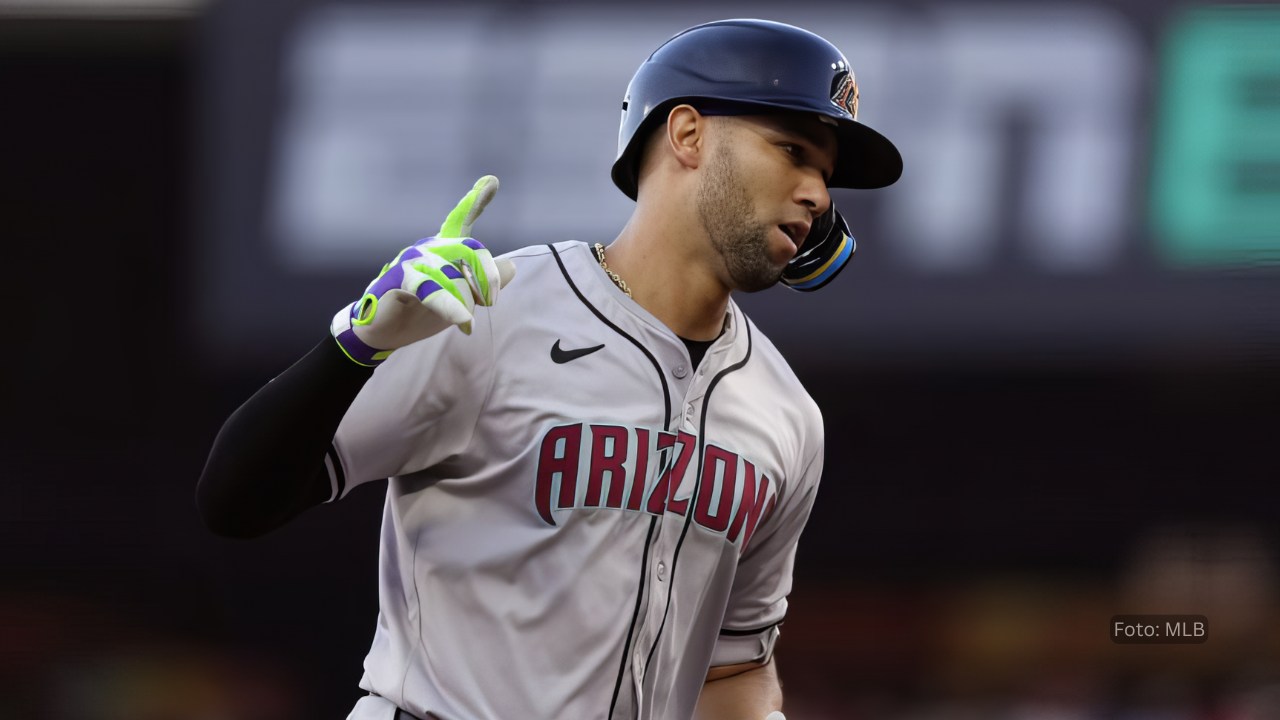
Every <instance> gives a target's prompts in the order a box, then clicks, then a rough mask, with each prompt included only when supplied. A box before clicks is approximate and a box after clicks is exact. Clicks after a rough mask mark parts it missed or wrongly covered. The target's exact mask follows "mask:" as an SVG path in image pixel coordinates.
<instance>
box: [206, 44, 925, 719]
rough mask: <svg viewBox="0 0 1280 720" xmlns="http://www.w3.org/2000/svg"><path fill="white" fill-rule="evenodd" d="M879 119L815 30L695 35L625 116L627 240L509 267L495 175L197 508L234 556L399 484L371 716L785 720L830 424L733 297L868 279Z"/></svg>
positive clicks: (355, 321) (891, 165)
mask: <svg viewBox="0 0 1280 720" xmlns="http://www.w3.org/2000/svg"><path fill="white" fill-rule="evenodd" d="M857 98H858V90H857V84H856V83H855V80H854V74H853V71H852V70H851V69H850V68H849V65H848V63H847V61H846V60H845V58H844V56H843V55H842V54H841V53H840V51H839V50H838V49H836V48H835V47H834V46H832V45H831V44H830V43H828V42H827V41H826V40H824V39H822V38H821V37H819V36H817V35H814V34H812V33H810V32H808V31H805V30H802V29H799V28H796V27H792V26H789V25H784V24H780V23H774V22H766V21H761V20H725V21H720V22H713V23H708V24H705V25H699V26H697V27H693V28H690V29H688V30H685V31H683V32H681V33H680V34H678V35H676V36H674V37H673V38H671V39H670V40H668V41H667V42H666V43H664V44H663V45H662V46H661V47H659V48H658V49H657V50H656V51H655V52H654V53H653V54H652V55H651V56H650V57H649V58H648V59H647V60H646V61H645V62H644V63H643V64H642V65H641V66H640V68H639V70H638V71H637V72H636V74H635V76H634V77H633V78H632V80H631V84H630V86H629V87H628V90H627V95H626V99H625V100H624V101H623V105H622V126H621V130H620V133H619V143H618V157H617V162H616V163H615V165H614V166H613V172H612V177H613V181H614V183H615V184H616V185H617V186H618V187H619V188H620V189H621V190H622V191H623V192H624V193H625V194H627V195H628V196H629V197H631V198H633V199H634V200H635V201H636V207H635V211H634V214H633V215H632V216H631V219H630V220H629V222H628V223H627V224H626V226H625V227H624V228H623V229H622V231H621V233H620V234H619V235H618V236H617V238H615V239H614V240H613V242H612V243H611V244H609V245H608V246H607V247H606V246H605V245H604V244H603V243H598V242H590V243H583V242H560V243H555V244H551V245H544V246H536V247H528V248H524V249H521V250H517V251H515V252H512V253H509V254H507V255H505V256H503V257H501V258H497V259H495V258H493V257H492V256H491V254H490V252H489V251H488V250H487V249H485V247H484V246H483V245H482V244H481V243H480V242H477V241H476V240H475V239H473V238H472V232H471V231H472V225H473V223H475V221H476V219H477V218H478V216H479V215H480V213H481V212H482V210H483V209H484V207H485V205H486V204H487V203H488V202H489V201H490V200H491V199H492V198H493V196H494V193H495V192H496V190H497V187H498V181H497V179H496V178H494V177H492V176H486V177H484V178H481V179H480V180H479V181H478V182H477V183H476V184H475V186H474V187H473V188H472V189H471V191H470V192H469V193H467V195H466V196H465V197H464V198H463V199H462V201H461V202H460V203H459V204H458V206H457V207H456V208H455V209H454V211H453V212H452V213H451V214H450V215H449V216H448V218H447V219H446V220H445V222H444V223H443V225H442V226H441V228H440V231H439V232H438V233H436V234H435V235H433V236H431V237H428V238H426V239H423V240H420V241H418V242H417V243H415V244H414V245H412V246H410V247H408V248H406V249H405V250H403V251H402V252H401V253H400V254H399V255H397V256H396V257H395V258H394V259H393V260H392V261H391V262H389V263H388V264H387V265H385V266H384V267H383V269H382V272H381V273H380V274H378V276H377V277H376V278H375V279H374V280H373V281H372V282H371V283H370V284H369V286H368V287H367V288H366V290H365V292H364V294H363V296H361V297H360V298H359V299H357V300H355V301H354V302H352V303H351V304H349V305H347V306H344V307H343V308H341V310H339V312H338V313H337V315H336V316H335V317H334V319H333V322H332V326H331V328H330V334H329V335H328V336H326V337H325V339H324V340H323V341H322V342H321V343H320V344H319V345H317V346H316V347H315V348H314V349H313V350H312V351H311V352H310V353H308V354H307V355H306V356H305V357H303V358H302V359H301V360H300V361H298V362H297V363H296V364H294V365H293V366H292V367H290V368H289V369H287V370H286V371H285V372H283V373H281V374H280V375H279V376H278V377H276V378H275V379H274V380H273V381H271V382H269V383H268V384H267V385H266V386H264V387H263V388H262V389H261V390H259V391H258V392H257V393H256V394H255V395H254V396H253V397H252V398H250V399H249V400H248V401H247V402H245V404H244V405H243V406H241V407H240V408H239V409H238V410H237V411H236V412H235V413H234V414H232V416H231V417H230V418H229V419H228V420H227V422H226V423H225V424H224V426H223V428H222V430H221V432H220V433H219V435H218V437H217V439H216V440H215V442H214V445H213V448H212V450H211V452H210V456H209V459H208V463H207V465H206V468H205V471H204V473H203V475H202V477H201V480H200V483H199V486H198V492H197V496H198V500H199V505H200V510H201V512H202V515H203V517H204V519H205V522H206V524H207V525H208V526H209V527H210V528H211V529H212V530H213V531H214V532H217V533H219V534H223V535H230V536H241V537H252V536H256V535H260V534H262V533H264V532H267V531H269V530H271V529H273V528H275V527H278V526H280V525H282V524H284V523H285V522H287V521H288V520H289V519H290V518H292V517H293V516H295V515H296V514H297V513H299V512H302V511H303V510H304V509H306V508H308V507H311V506H314V505H316V504H318V503H323V502H329V501H336V500H340V499H341V498H343V497H344V496H346V495H347V494H348V493H349V492H351V489H352V488H354V487H356V486H357V485H359V484H361V483H365V482H370V481H375V480H380V479H382V478H389V481H388V486H387V495H386V504H385V510H384V516H383V525H382V537H381V557H380V570H379V583H380V587H379V592H380V600H379V604H380V611H379V616H378V621H377V626H376V628H375V631H374V637H373V643H372V647H371V648H370V650H369V653H368V655H367V657H366V659H365V663H364V675H363V677H362V679H361V681H360V687H362V688H363V689H364V690H366V691H367V693H368V694H367V695H366V696H364V697H363V698H361V699H360V700H359V701H358V702H357V703H356V706H355V708H354V709H353V710H352V711H351V713H350V715H349V716H348V717H349V718H351V719H353V720H364V719H372V718H380V719H382V720H390V719H391V718H399V719H401V720H408V719H409V718H420V719H426V718H442V719H447V720H462V719H467V720H470V719H474V718H573V719H580V718H608V719H621V718H660V719H668V718H691V717H695V715H696V717H699V718H726V719H727V718H735V719H741V718H747V719H749V720H764V719H765V718H766V717H768V718H772V719H773V720H777V718H780V717H781V712H780V710H781V707H782V693H781V686H780V683H779V681H778V676H777V673H776V670H775V663H774V661H773V649H774V645H775V642H776V641H777V639H778V636H779V625H780V624H781V623H782V621H783V619H784V618H785V615H786V610H787V595H788V593H789V592H790V590H791V576H792V565H793V560H794V556H795V551H796V544H797V541H798V539H799V537H800V534H801V531H802V529H803V528H804V525H805V522H806V519H807V518H808V516H809V512H810V509H811V508H812V506H813V503H814V500H815V496H816V493H817V490H818V481H819V476H820V475H821V472H822V465H823V428H822V418H821V416H820V414H819V411H818V407H817V405H816V404H815V403H814V402H813V400H812V399H811V398H810V397H809V395H808V394H807V393H806V392H805V389H804V388H803V387H802V386H801V384H800V383H799V382H798V381H797V379H796V377H795V375H794V374H793V373H792V371H791V370H790V368H789V367H788V366H787V363H786V362H785V361H784V360H783V358H782V356H781V355H780V354H779V353H778V351H777V349H776V348H774V346H773V345H772V344H771V343H770V342H769V341H768V339H767V338H765V337H764V335H763V334H762V333H761V332H760V330H759V329H758V328H757V327H756V326H755V325H754V324H752V322H751V320H750V319H748V318H747V317H746V315H744V314H743V312H742V310H741V309H740V308H739V307H738V306H737V305H736V304H735V303H734V301H733V299H732V297H731V294H732V292H733V291H735V290H741V291H746V292H752V291H756V290H762V289H765V288H767V287H770V286H772V285H774V284H776V283H777V282H779V281H781V282H783V283H784V284H786V285H789V286H790V287H792V288H795V289H798V290H813V289H817V288H819V287H821V286H822V285H824V284H826V283H827V282H829V281H830V280H831V279H832V278H833V277H834V276H835V274H836V273H838V272H839V271H840V269H841V268H842V267H843V266H844V264H845V263H846V262H847V261H848V259H849V257H850V254H851V253H852V252H853V247H854V241H853V238H851V237H849V234H848V231H847V226H846V224H845V222H844V220H843V218H841V217H840V216H839V214H838V213H837V212H836V211H835V209H834V208H833V206H832V203H831V198H830V196H829V194H828V187H849V188H877V187H883V186H886V185H889V184H891V183H893V182H894V181H895V180H896V179H897V178H898V176H899V175H900V173H901V171H902V161H901V157H900V156H899V154H898V152H897V150H896V149H895V148H894V146H893V145H892V143H890V142H889V141H888V140H887V139H885V138H884V137H883V136H881V135H880V134H879V133H877V132H875V131H874V130H872V129H870V128H869V127H867V126H865V125H862V124H860V123H859V122H857V120H856V114H857ZM516 268H518V269H519V273H518V275H517V274H516V272H515V271H516ZM451 326H456V329H455V328H453V327H451Z"/></svg>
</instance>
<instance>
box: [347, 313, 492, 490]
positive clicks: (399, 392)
mask: <svg viewBox="0 0 1280 720" xmlns="http://www.w3.org/2000/svg"><path fill="white" fill-rule="evenodd" d="M488 315H489V313H488V312H485V311H481V312H477V313H476V317H475V320H474V321H473V324H472V327H473V329H472V333H471V335H466V334H463V333H462V332H460V331H459V330H457V329H456V328H449V329H447V330H445V331H444V332H442V333H439V334H438V335H434V336H432V337H429V338H426V339H425V340H420V341H418V342H416V343H414V344H412V345H408V346H406V347H403V348H400V349H399V350H396V351H395V352H394V353H392V354H391V356H390V357H389V358H387V360H386V361H385V362H384V363H382V364H381V365H379V366H378V368H377V369H376V370H375V371H374V373H373V377H371V378H370V379H369V380H368V382H366V383H365V385H364V387H363V388H362V389H361V391H360V394H359V395H357V396H356V399H355V401H354V402H353V403H352V404H351V407H350V408H349V409H348V410H347V413H346V414H345V415H344V416H343V418H342V422H341V423H340V424H339V425H338V431H337V434H336V435H335V436H334V439H333V446H332V448H331V449H330V452H329V456H328V457H327V458H326V461H325V462H326V465H327V466H328V469H329V473H330V479H331V484H332V490H333V492H332V497H331V500H336V499H339V498H341V497H345V496H346V495H347V494H348V493H350V492H351V490H352V488H354V487H356V486H358V485H361V484H363V483H366V482H370V481H374V480H381V479H384V478H388V477H392V476H397V475H405V474H408V473H412V472H416V471H418V470H423V469H426V468H429V467H431V466H433V465H435V464H437V463H439V462H440V461H442V460H444V459H446V458H448V457H450V456H452V455H456V454H458V453H461V452H462V451H463V450H465V449H466V447H467V446H468V445H469V444H470V441H471V438H472V434H473V432H474V430H475V426H476V422H477V420H478V419H479V416H480V412H481V409H482V408H483V407H484V404H485V403H486V402H487V400H488V395H489V392H490V390H491V388H492V385H493V355H494V351H493V346H494V343H493V327H492V324H491V323H490V322H489V317H488Z"/></svg>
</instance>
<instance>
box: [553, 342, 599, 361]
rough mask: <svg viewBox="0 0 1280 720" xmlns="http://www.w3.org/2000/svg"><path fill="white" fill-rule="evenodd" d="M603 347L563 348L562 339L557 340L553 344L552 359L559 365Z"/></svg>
mask: <svg viewBox="0 0 1280 720" xmlns="http://www.w3.org/2000/svg"><path fill="white" fill-rule="evenodd" d="M603 347H604V345H596V346H595V347H589V348H579V349H577V350H562V349H561V348H560V341H559V340H556V344H555V345H552V346H551V359H552V360H553V361H554V362H555V363H556V364H557V365H563V364H565V363H567V362H569V361H570V360H577V359H578V358H580V357H582V356H584V355H590V354H591V353H593V352H595V351H597V350H600V349H601V348H603Z"/></svg>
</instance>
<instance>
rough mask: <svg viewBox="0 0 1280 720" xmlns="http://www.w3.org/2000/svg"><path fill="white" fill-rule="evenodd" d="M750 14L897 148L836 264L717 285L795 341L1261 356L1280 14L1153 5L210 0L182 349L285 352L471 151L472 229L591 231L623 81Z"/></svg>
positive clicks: (422, 219)
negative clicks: (818, 57) (812, 287)
mask: <svg viewBox="0 0 1280 720" xmlns="http://www.w3.org/2000/svg"><path fill="white" fill-rule="evenodd" d="M746 15H751V16H757V17H764V18H768V19H774V20H780V21H784V22H790V23H793V24H796V25H800V26H802V27H806V28H809V29H812V30H814V31H816V32H819V33H820V34H822V35H823V36H825V37H827V38H828V39H829V40H831V41H832V42H834V43H835V44H836V45H837V46H839V47H841V48H842V49H843V50H844V52H845V54H846V55H847V56H848V57H849V59H850V61H851V63H852V65H853V67H854V69H855V71H856V72H857V74H858V79H859V86H860V89H861V92H862V102H861V104H860V108H859V109H860V113H861V114H860V119H861V120H863V121H864V122H866V123H867V124H869V125H871V126H872V127H875V128H877V129H878V130H880V131H881V132H883V133H885V134H886V135H888V136H889V137H890V138H892V139H893V140H894V141H895V143H896V144H897V145H898V146H899V148H900V149H901V150H902V153H903V156H904V160H905V168H906V169H905V172H904V175H903V177H902V180H901V181H900V182H898V183H897V184H896V185H894V186H893V187H891V188H888V189H885V190H880V191H848V190H837V191H834V192H833V197H834V198H835V200H836V202H837V204H838V206H839V207H840V208H841V209H842V210H843V212H844V213H845V215H846V217H847V218H848V219H849V221H850V225H851V228H852V230H853V232H854V234H855V236H857V238H858V241H859V242H858V253H857V255H856V256H855V258H854V260H853V262H852V263H851V265H850V266H849V268H848V269H847V270H846V271H845V273H844V274H843V275H842V276H841V277H840V278H839V279H838V280H837V281H836V282H835V283H833V284H832V285H830V286H828V287H827V288H825V289H824V290H822V291H821V292H819V293H816V294H812V295H806V294H800V293H795V292H792V291H789V290H786V289H783V288H775V289H773V290H770V291H767V292H765V293H761V294H758V295H753V296H742V297H740V298H739V302H740V303H741V304H742V305H743V306H744V307H745V308H746V309H747V310H748V312H749V313H751V314H752V316H753V317H754V318H755V319H756V321H757V322H758V323H759V324H760V325H761V326H762V327H763V328H764V329H765V330H766V331H767V332H768V333H769V334H770V336H771V337H772V338H773V339H774V341H775V342H776V343H777V344H778V345H779V346H780V347H782V349H783V351H784V352H786V353H787V354H788V355H789V357H791V358H792V360H793V362H795V363H797V364H805V363H811V364H817V365H824V364H847V363H849V362H854V363H856V362H860V361H861V362H867V363H895V364H898V363H912V364H916V363H919V364H930V363H938V362H945V363H951V362H957V361H965V360H974V361H977V362H990V361H991V360H992V359H993V358H997V359H1000V360H1002V361H1008V362H1034V363H1037V364H1041V365H1043V364H1045V363H1065V364H1078V363H1112V364H1114V363H1129V362H1139V363H1149V362H1152V361H1153V360H1156V361H1160V362H1175V363H1177V362H1193V363H1194V362H1202V361H1212V362H1217V361H1221V360H1224V359H1226V360H1231V359H1232V358H1241V357H1245V358H1252V359H1255V360H1256V359H1257V358H1271V357H1280V351H1277V348H1280V7H1277V6H1267V5H1253V6H1243V7H1241V6H1221V7H1218V6H1183V7H1181V8H1176V9H1175V8H1169V7H1166V5H1165V4H1164V3H1159V2H1154V1H1152V2H1128V3H1120V4H1116V5H1115V6H1104V5H1099V4H1097V3H1092V2H1051V3H1035V4H1031V3H1022V4H1009V3H1005V4H999V5H993V4H987V3H978V2H973V3H968V2H948V3H938V4H935V5H928V4H925V5H920V4H912V5H911V6H910V7H909V8H907V7H898V6H896V5H894V4H890V3H879V4H861V3H860V4H853V3H840V4H832V3H807V4H806V3H789V4H787V5H786V6H785V7H780V6H778V5H777V4H776V3H771V4H759V5H751V4H747V5H743V4H741V3H735V4H732V5H724V6H716V5H714V4H712V5H706V4H701V3H699V4H697V6H696V7H692V6H691V5H689V4H679V5H677V4H657V5H654V6H646V8H645V9H644V10H643V11H640V10H628V9H619V8H612V7H609V6H607V5H597V4H588V3H566V2H559V3H556V2H547V3H538V4H530V5H526V4H522V3H514V2H508V3H483V2H478V3H472V4H469V5H467V6H465V7H462V6H457V7H451V8H438V7H433V6H432V5H431V4H427V3H407V2H383V3H373V2H363V3H321V2H314V3H307V2H295V3H283V4H275V3H255V2H252V1H251V0H229V1H228V2H223V3H220V4H214V5H213V6H212V7H211V11H210V14H209V16H208V18H207V19H206V21H205V22H204V24H203V28H202V42H201V45H200V48H201V61H202V62H201V68H202V70H201V73H202V78H201V80H202V82H201V85H200V87H201V88H202V95H201V98H200V102H201V112H200V115H199V126H198V131H197V139H198V141H199V146H198V147H199V154H200V160H201V163H200V172H199V177H198V183H199V185H200V186H201V187H200V193H199V197H200V198H201V203H202V206H201V207H200V208H199V210H200V221H199V223H198V227H197V228H196V233H197V234H198V236H199V238H200V243H199V248H200V249H199V255H200V257H199V258H198V260H199V262H200V263H201V267H202V268H204V269H205V272H204V273H203V277H204V282H205V285H204V287H202V288H201V289H200V293H199V297H198V298H197V300H198V306H199V307H200V312H199V317H197V318H196V327H197V328H198V329H199V334H200V336H201V337H202V338H203V343H204V346H203V347H204V350H205V352H206V355H207V356H208V357H209V358H210V360H211V361H213V362H215V363H219V364H221V363H235V362H243V361H246V360H251V359H253V356H246V355H245V354H244V350H243V349H244V348H246V347H259V348H262V350H260V351H259V353H260V355H259V356H258V357H257V359H258V360H263V361H275V360H276V359H277V358H276V357H275V356H274V354H277V353H278V354H279V357H281V358H287V357H291V356H293V355H295V354H296V351H297V350H298V348H299V347H300V345H302V344H304V343H310V342H315V341H316V340H318V339H319V338H320V337H322V335H321V333H323V332H324V328H325V327H326V326H327V322H328V319H329V316H330V315H331V314H332V313H333V312H334V311H335V310H336V309H337V308H338V307H340V306H341V305H342V304H345V303H346V302H349V301H350V300H351V299H354V298H355V296H356V295H357V294H358V293H359V292H360V290H361V289H363V287H364V285H365V284H366V283H367V282H368V280H369V279H370V278H371V277H372V275H373V274H374V273H376V271H377V269H378V268H380V267H381V265H382V263H384V262H385V261H386V260H387V259H389V258H390V257H391V256H392V255H393V254H394V253H395V252H396V251H397V250H399V249H400V248H401V247H402V246H404V245H406V244H408V243H409V242H412V241H413V240H415V239H417V238H419V237H423V236H425V235H429V234H430V233H431V232H432V231H433V230H434V229H435V228H436V227H438V225H439V222H440V220H441V219H442V218H443V216H444V214H446V213H447V212H448V210H449V209H450V208H451V207H452V205H453V203H454V202H455V201H456V200H457V198H458V197H459V196H460V195H461V194H462V193H463V192H465V190H466V189H467V188H469V187H470V185H471V183H472V182H473V181H474V179H475V178H476V177H479V176H480V175H483V174H486V173H492V174H495V175H497V176H498V177H499V178H500V179H501V180H502V183H503V189H502V191H501V192H500V193H499V196H498V198H497V200H495V202H494V203H493V205H491V206H490V208H489V209H488V210H487V211H486V214H485V217H484V218H483V219H482V220H481V222H480V223H479V224H478V225H477V228H476V232H477V234H478V235H479V236H480V239H481V240H482V241H483V242H485V243H486V244H488V245H489V246H491V247H493V248H495V249H496V250H498V251H504V250H510V249H514V248H516V247H520V246H523V245H528V244H533V243H547V242H555V241H559V240H564V239H578V240H583V241H587V242H595V241H600V242H604V243H608V242H609V241H610V240H612V239H613V237H614V236H615V235H616V234H617V232H618V231H619V230H620V229H621V227H622V225H623V224H624V223H625V221H626V219H627V217H628V214H629V212H630V208H631V206H632V204H631V202H630V201H629V200H627V199H626V198H625V197H624V196H623V195H622V194H621V193H620V192H618V191H617V190H616V189H615V188H614V187H613V185H612V183H611V182H610V181H609V167H610V165H611V164H612V162H613V160H614V157H615V154H616V144H617V127H618V120H619V117H620V109H621V101H622V96H623V93H624V91H625V88H626V84H627V81H628V80H629V79H630V77H631V74H632V73H633V72H634V70H635V68H636V67H637V66H638V65H639V64H640V63H641V62H642V61H643V60H644V59H645V57H647V55H648V53H649V52H651V51H652V50H653V49H654V48H656V47H657V46H658V45H659V44H661V43H662V42H663V41H664V40H665V39H667V38H668V37H669V36H671V35H672V34H674V33H675V32H677V31H679V30H680V29H683V28H685V27H688V26H690V25H693V24H697V23H700V22H705V21H708V20H712V19H717V18H722V17H735V16H746ZM815 348H821V352H817V351H815Z"/></svg>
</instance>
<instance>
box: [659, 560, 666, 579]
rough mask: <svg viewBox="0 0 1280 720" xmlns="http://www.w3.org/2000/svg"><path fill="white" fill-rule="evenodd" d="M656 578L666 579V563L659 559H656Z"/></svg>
mask: <svg viewBox="0 0 1280 720" xmlns="http://www.w3.org/2000/svg"><path fill="white" fill-rule="evenodd" d="M658 579H659V580H666V579H667V564H666V563H664V562H662V561H661V560H659V561H658Z"/></svg>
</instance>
